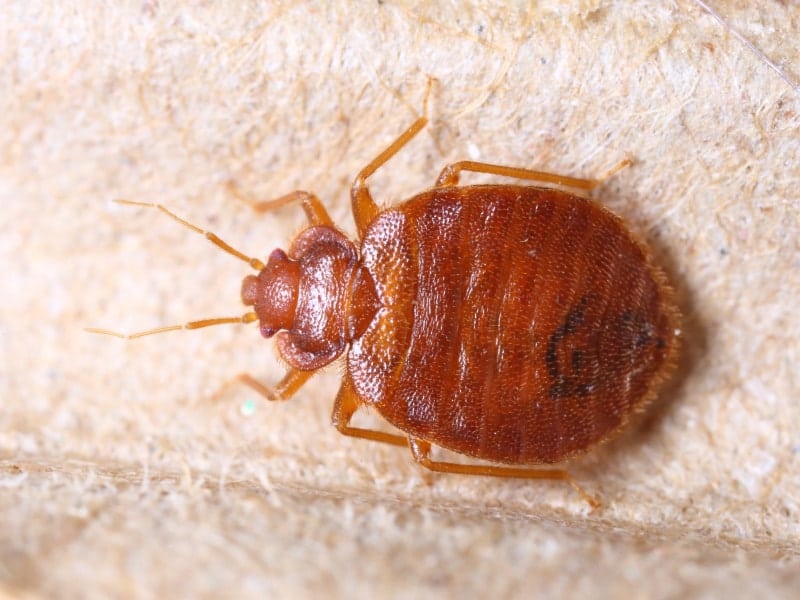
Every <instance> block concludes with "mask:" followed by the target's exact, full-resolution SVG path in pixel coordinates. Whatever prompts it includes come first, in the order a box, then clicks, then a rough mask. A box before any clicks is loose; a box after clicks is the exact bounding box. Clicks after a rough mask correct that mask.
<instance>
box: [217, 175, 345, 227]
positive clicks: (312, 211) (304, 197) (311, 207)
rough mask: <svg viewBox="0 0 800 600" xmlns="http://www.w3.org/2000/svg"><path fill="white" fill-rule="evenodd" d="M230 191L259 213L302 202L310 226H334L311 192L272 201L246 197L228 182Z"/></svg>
mask: <svg viewBox="0 0 800 600" xmlns="http://www.w3.org/2000/svg"><path fill="white" fill-rule="evenodd" d="M228 190H229V191H230V192H231V194H233V195H234V196H235V197H236V198H238V199H239V200H241V201H242V202H244V203H245V204H247V205H248V206H250V208H252V209H253V210H254V211H255V212H257V213H265V212H270V211H273V210H277V209H279V208H283V207H284V206H287V205H289V204H295V203H297V202H300V203H301V204H302V205H303V210H304V211H305V213H306V217H308V223H309V225H312V226H313V225H328V226H331V225H333V221H332V220H331V217H330V215H328V211H327V210H325V207H324V206H323V205H322V202H320V200H319V198H317V197H316V196H315V195H314V194H312V193H310V192H304V191H303V190H296V191H294V192H289V193H288V194H285V195H283V196H281V197H280V198H273V199H272V200H253V199H252V198H249V197H248V196H246V195H245V194H244V192H242V191H241V190H240V189H239V187H238V186H237V185H236V184H235V183H234V182H233V181H229V182H228Z"/></svg>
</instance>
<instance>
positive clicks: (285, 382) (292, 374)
mask: <svg viewBox="0 0 800 600" xmlns="http://www.w3.org/2000/svg"><path fill="white" fill-rule="evenodd" d="M313 374H314V371H300V370H298V369H289V371H287V372H286V375H284V376H283V379H281V380H280V381H279V382H278V384H277V385H275V386H274V387H270V386H267V385H264V384H263V383H261V382H260V381H258V380H257V379H256V378H255V377H253V376H252V375H250V374H248V373H240V374H239V375H237V376H236V377H234V378H233V379H231V380H230V381H228V383H226V384H225V385H223V386H222V388H221V389H220V390H219V391H218V392H217V393H216V394H214V397H218V396H221V395H222V394H223V393H224V392H225V390H226V389H228V388H229V387H230V386H231V385H233V384H234V383H242V384H244V385H246V386H247V387H249V388H250V389H252V390H254V391H256V392H258V393H259V394H261V395H262V396H264V398H266V399H267V400H269V401H271V402H275V401H278V400H288V399H289V398H291V397H292V396H294V394H295V392H297V390H299V389H300V387H301V386H302V385H303V384H304V383H305V382H306V381H308V380H309V379H310V378H311V376H312V375H313Z"/></svg>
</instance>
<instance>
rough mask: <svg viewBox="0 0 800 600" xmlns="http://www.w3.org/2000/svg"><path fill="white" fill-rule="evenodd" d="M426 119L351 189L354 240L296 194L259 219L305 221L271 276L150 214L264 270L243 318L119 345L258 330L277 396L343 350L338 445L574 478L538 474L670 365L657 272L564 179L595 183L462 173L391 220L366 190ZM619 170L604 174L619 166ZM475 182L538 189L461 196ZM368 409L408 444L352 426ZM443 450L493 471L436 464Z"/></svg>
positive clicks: (607, 422) (482, 166)
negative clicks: (283, 216) (344, 439)
mask: <svg viewBox="0 0 800 600" xmlns="http://www.w3.org/2000/svg"><path fill="white" fill-rule="evenodd" d="M426 123H427V119H426V117H425V116H422V117H419V118H418V119H417V120H416V121H415V122H414V123H413V124H412V125H411V126H410V127H409V128H408V129H406V130H405V131H404V132H403V133H402V134H401V135H400V136H399V137H398V138H397V139H396V140H395V141H394V142H393V143H392V144H391V145H389V147H388V148H386V150H384V151H383V152H381V153H380V154H379V155H378V156H377V157H376V158H375V159H374V160H372V161H371V162H370V163H369V164H368V165H367V166H366V167H364V168H363V169H362V170H361V172H360V173H359V174H358V176H357V177H356V178H355V181H354V183H353V185H352V188H351V200H352V211H353V217H354V219H355V223H356V227H357V230H358V242H357V243H354V242H353V241H351V240H349V239H348V238H347V237H345V235H343V234H342V233H341V232H340V231H339V230H338V229H337V228H336V227H335V226H334V225H333V223H332V221H331V218H330V217H329V216H328V213H327V211H326V210H325V208H324V207H323V205H322V203H321V202H320V200H319V199H318V198H317V197H316V196H314V195H313V194H311V193H308V192H304V191H295V192H293V193H290V194H288V195H286V196H283V197H281V198H278V199H277V200H272V201H269V202H263V203H258V204H257V205H255V208H256V209H257V210H260V211H266V210H274V209H276V208H279V207H282V206H285V205H288V204H292V203H299V204H301V205H302V207H303V209H304V210H305V213H306V215H307V217H308V222H309V225H308V227H307V228H306V229H304V230H303V231H301V232H300V233H299V235H297V237H296V238H295V239H294V240H293V241H292V243H291V245H290V246H289V249H288V251H287V252H284V251H283V250H279V249H278V250H275V251H273V252H272V253H271V254H270V255H269V258H268V260H267V262H266V264H264V263H262V262H261V261H260V260H258V259H256V258H250V257H248V256H246V255H245V254H243V253H241V252H239V251H238V250H235V249H234V248H232V247H231V246H229V245H228V244H227V243H225V242H223V241H222V240H220V239H219V238H218V237H217V236H216V235H214V234H213V233H211V232H207V231H204V230H202V229H200V228H199V227H196V226H195V225H192V224H191V223H188V222H187V221H184V220H183V219H181V218H179V217H178V216H176V215H175V214H174V213H172V212H171V211H169V210H168V209H166V208H165V207H163V206H161V205H157V204H150V203H138V202H129V201H122V202H126V203H129V204H136V205H142V206H148V207H151V208H157V209H158V210H160V211H162V212H163V213H165V214H167V215H169V216H170V217H172V218H173V219H175V220H177V221H178V222H180V223H182V224H183V225H185V226H187V227H189V228H191V229H193V230H195V231H197V232H199V233H202V234H203V235H205V236H206V237H207V238H208V239H209V240H210V241H211V242H213V243H214V244H215V245H217V246H218V247H220V248H222V249H223V250H225V251H226V252H228V253H230V254H232V255H234V256H236V257H238V258H240V259H242V260H244V261H246V262H248V263H249V264H250V265H251V267H253V268H254V269H255V270H256V271H257V272H258V273H257V275H248V276H247V277H245V279H244V281H243V283H242V288H241V298H242V301H243V302H244V304H245V305H247V306H250V307H252V311H251V312H247V313H246V314H245V315H243V316H241V317H232V318H221V319H205V320H201V321H193V322H190V323H186V324H185V325H175V326H170V327H162V328H158V329H152V330H149V331H143V332H139V333H136V334H131V335H124V334H120V333H116V332H113V331H109V330H104V329H92V330H91V331H94V332H97V333H104V334H109V335H115V336H119V337H127V338H133V337H140V336H143V335H150V334H154V333H161V332H164V331H170V330H175V329H181V328H187V329H196V328H200V327H206V326H210V325H217V324H221V323H239V322H242V323H251V322H258V324H259V327H260V330H261V334H262V335H263V336H264V337H265V338H270V337H273V336H275V337H276V338H277V345H278V351H279V352H280V354H281V356H282V357H283V358H284V359H285V360H286V362H287V363H288V365H289V367H290V368H289V370H288V372H287V373H286V375H285V377H284V378H283V379H282V380H281V381H280V382H279V383H278V384H277V385H275V386H274V387H268V386H266V385H264V384H262V383H260V382H259V381H257V380H256V379H254V378H252V377H251V376H249V375H241V376H240V378H241V381H242V382H243V383H245V384H247V385H248V386H250V387H251V388H253V389H255V390H256V391H258V392H259V393H261V394H262V395H263V396H264V397H265V398H267V399H268V400H286V399H289V398H290V397H291V396H293V395H294V394H295V393H296V392H297V391H298V389H299V388H300V387H301V386H302V385H303V384H304V383H305V382H306V381H307V380H308V379H309V378H310V377H311V375H312V374H313V373H314V372H315V371H316V370H317V369H319V368H320V367H323V366H325V365H327V364H329V363H331V362H332V361H333V360H335V359H337V358H338V357H340V356H342V355H344V363H345V369H344V375H343V378H342V383H341V387H340V389H339V392H338V394H337V396H336V401H335V404H334V408H333V417H332V421H333V425H334V426H335V427H336V428H337V429H338V430H339V431H340V432H341V433H343V434H345V435H349V436H354V437H358V438H364V439H368V440H374V441H378V442H385V443H389V444H394V445H398V446H407V447H409V448H410V450H411V454H412V456H413V458H414V460H416V461H417V462H418V463H419V464H421V465H423V466H424V467H427V468H428V469H431V470H433V471H440V472H444V473H461V474H468V475H488V476H500V477H514V478H530V479H559V480H564V481H566V482H568V483H570V484H571V485H572V486H573V487H574V488H575V489H576V490H577V491H578V493H579V494H580V495H581V496H582V497H583V498H584V499H586V500H587V501H588V502H589V503H590V504H591V505H593V506H596V505H597V504H598V502H597V500H596V499H595V498H593V497H592V496H590V495H589V494H588V493H587V492H585V491H584V490H583V488H581V487H580V486H579V485H578V484H577V482H576V481H575V480H574V479H573V478H572V477H571V475H570V474H569V473H568V471H566V470H565V469H553V468H543V466H544V465H550V464H555V463H560V462H563V461H565V460H566V459H569V458H572V457H575V456H577V455H580V454H583V453H585V452H587V451H589V450H591V449H592V448H594V447H595V446H597V445H598V444H599V443H601V442H603V441H605V440H608V439H609V438H611V437H612V436H613V435H614V434H616V433H618V432H619V431H620V430H622V429H623V428H624V426H625V425H626V423H627V422H628V421H629V418H630V417H631V416H632V415H633V414H634V413H635V412H637V411H639V410H640V409H642V408H643V407H644V406H645V405H646V404H647V402H648V401H649V400H650V399H651V398H652V397H653V395H654V394H655V392H656V388H657V386H658V384H659V383H660V382H661V381H662V380H663V379H664V378H665V377H666V376H667V374H668V372H669V370H670V368H671V366H672V365H673V363H674V361H675V355H676V351H677V346H678V337H679V330H678V320H679V314H678V310H677V309H676V307H675V305H674V303H673V300H672V291H671V289H670V287H669V285H668V283H667V280H666V277H665V275H664V273H663V272H662V271H661V269H659V267H657V266H656V265H655V264H654V263H653V260H652V258H651V254H650V252H649V251H648V249H647V248H646V247H645V245H644V244H643V243H642V242H640V241H639V240H638V239H637V238H636V237H635V236H634V235H633V234H632V233H631V232H630V231H629V230H628V229H627V227H626V226H625V225H624V224H623V222H622V220H621V219H620V218H619V217H617V216H615V215H614V214H612V213H611V212H610V211H609V210H607V209H606V208H604V207H603V206H601V205H600V204H598V203H597V202H595V201H593V200H591V199H587V198H584V197H581V196H577V195H573V194H571V193H568V192H566V191H562V190H558V189H553V188H548V187H541V186H542V184H555V185H560V186H566V187H570V188H577V189H582V190H591V189H593V188H594V187H596V186H597V185H599V184H600V183H601V182H602V181H603V179H604V178H601V179H598V180H592V179H576V178H572V177H565V176H561V175H555V174H551V173H545V172H539V171H531V170H528V169H521V168H512V167H506V166H500V165H494V164H487V163H481V162H473V161H462V162H457V163H454V164H451V165H449V166H447V167H445V168H444V170H443V171H442V172H441V174H440V175H439V178H438V179H437V180H436V183H435V185H434V187H433V188H431V189H429V190H427V191H424V192H422V193H420V194H418V195H416V196H414V197H413V198H411V199H409V200H406V201H405V202H403V203H402V204H399V205H397V206H393V207H391V208H388V209H386V210H381V209H380V208H379V207H378V205H377V204H376V203H375V201H374V200H373V198H372V196H371V195H370V191H369V188H368V186H367V180H368V178H369V177H370V176H371V175H372V174H373V173H374V172H375V171H376V170H377V169H378V168H380V167H381V166H383V165H384V163H386V162H387V161H388V160H389V159H390V158H391V157H392V156H394V155H395V154H396V153H397V152H398V151H399V150H400V149H401V148H402V147H403V146H405V145H406V144H407V143H408V142H409V141H410V140H411V139H412V138H413V137H414V136H415V135H416V134H417V133H419V132H420V131H421V130H422V129H423V127H424V126H425V125H426ZM627 164H628V161H623V162H622V163H620V164H619V165H618V166H617V167H616V168H615V169H612V171H610V172H609V173H608V174H607V175H606V177H608V176H610V175H612V174H613V173H615V172H616V171H617V170H619V169H620V168H622V167H624V166H626V165H627ZM464 171H473V172H481V173H489V174H494V175H499V176H503V177H511V178H517V179H523V180H529V181H531V182H534V184H536V185H534V186H531V185H527V186H523V185H471V186H462V185H459V179H460V176H461V173H462V172H464ZM361 407H371V408H373V409H375V410H376V411H377V412H378V413H379V414H380V415H381V416H383V417H384V418H385V419H386V421H388V422H389V423H390V424H391V425H393V426H394V427H395V428H396V429H398V430H399V431H400V432H402V433H401V434H397V433H387V432H383V431H377V430H371V429H364V428H359V427H353V426H351V424H350V423H351V419H352V417H353V415H354V413H355V412H356V411H357V410H358V409H359V408H361ZM433 446H439V447H442V448H445V449H448V450H451V451H454V452H456V453H460V454H462V455H466V456H468V457H472V458H473V459H479V460H482V461H486V462H487V463H492V464H480V463H478V464H462V463H454V462H443V461H438V460H434V459H433V458H432V457H431V449H432V447H433Z"/></svg>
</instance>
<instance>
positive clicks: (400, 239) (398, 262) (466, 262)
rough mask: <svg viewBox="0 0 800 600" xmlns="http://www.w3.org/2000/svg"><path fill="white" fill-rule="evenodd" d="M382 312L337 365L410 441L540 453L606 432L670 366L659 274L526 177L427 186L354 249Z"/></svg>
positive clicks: (565, 454) (620, 239) (671, 311)
mask: <svg viewBox="0 0 800 600" xmlns="http://www.w3.org/2000/svg"><path fill="white" fill-rule="evenodd" d="M361 255H362V260H363V263H364V265H365V266H366V268H367V269H368V271H369V272H370V274H371V275H372V277H373V279H374V281H375V287H376V290H377V294H378V297H379V301H380V306H381V308H380V309H379V310H378V312H377V314H376V316H375V318H374V319H373V321H372V323H371V324H370V325H369V326H368V327H367V329H366V331H365V332H364V333H363V335H361V336H360V337H359V338H358V339H356V340H354V341H353V343H352V346H351V349H350V351H349V353H348V357H347V374H346V377H348V378H349V380H350V382H351V384H352V386H353V388H354V389H355V391H356V393H357V394H358V396H359V397H360V399H361V401H362V402H363V403H364V404H367V405H371V406H373V407H374V408H375V409H377V410H378V411H379V412H380V413H381V414H382V415H383V416H384V417H385V418H386V419H387V420H388V421H389V422H390V423H392V424H393V425H394V426H396V427H398V428H399V429H401V430H403V431H404V432H406V433H408V434H409V435H410V436H412V437H415V438H420V439H424V440H427V441H429V442H432V443H434V444H437V445H440V446H442V447H444V448H448V449H450V450H454V451H456V452H459V453H462V454H466V455H470V456H473V457H477V458H481V459H486V460H491V461H495V462H502V463H507V464H542V463H553V462H558V461H561V460H564V459H566V458H569V457H571V456H574V455H576V454H580V453H582V452H584V451H586V450H588V449H590V448H591V447H592V446H594V445H595V444H597V443H598V442H600V441H603V440H605V439H607V438H609V437H610V436H611V435H612V434H614V433H615V432H617V431H618V430H619V429H620V428H621V427H622V426H623V425H624V424H625V423H626V422H627V421H628V418H629V416H630V415H631V414H632V413H633V412H634V411H635V410H636V409H638V408H640V407H642V406H643V405H644V404H645V403H646V402H647V401H648V400H649V399H650V398H651V396H652V395H653V393H654V391H655V386H656V385H657V383H658V382H659V381H660V380H661V379H662V378H663V376H664V375H665V372H666V371H667V370H668V369H669V367H670V364H671V362H673V357H674V353H675V350H676V346H677V340H676V328H677V325H678V323H677V319H678V313H677V310H676V309H675V308H674V304H673V302H672V298H671V291H670V289H669V287H668V286H667V284H666V281H665V277H664V275H663V274H662V272H661V271H660V270H659V269H658V267H656V266H655V265H653V263H652V261H651V260H650V255H649V252H648V251H647V249H646V248H645V247H644V246H643V245H642V244H641V243H640V242H639V241H638V240H637V239H635V238H634V236H633V235H632V234H631V233H630V232H629V230H628V229H627V227H626V226H625V225H624V223H623V222H622V221H621V219H620V218H619V217H617V216H615V215H614V214H613V213H611V212H610V211H608V210H607V209H605V208H603V207H602V206H601V205H600V204H598V203H596V202H594V201H592V200H588V199H584V198H580V197H577V196H574V195H572V194H568V193H565V192H561V191H557V190H552V189H542V188H536V187H526V186H511V185H501V186H497V185H494V186H492V185H483V186H469V187H456V186H451V187H441V188H436V189H433V190H429V191H426V192H424V193H422V194H419V195H417V196H415V197H413V198H412V199H410V200H408V201H407V202H405V203H404V204H402V205H399V206H396V207H393V208H391V209H389V210H386V211H384V212H382V213H380V214H379V215H378V216H377V218H375V219H374V221H373V222H372V223H371V224H370V226H369V227H368V229H367V231H366V234H365V236H364V238H363V240H362V244H361Z"/></svg>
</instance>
